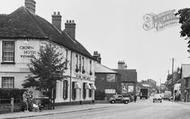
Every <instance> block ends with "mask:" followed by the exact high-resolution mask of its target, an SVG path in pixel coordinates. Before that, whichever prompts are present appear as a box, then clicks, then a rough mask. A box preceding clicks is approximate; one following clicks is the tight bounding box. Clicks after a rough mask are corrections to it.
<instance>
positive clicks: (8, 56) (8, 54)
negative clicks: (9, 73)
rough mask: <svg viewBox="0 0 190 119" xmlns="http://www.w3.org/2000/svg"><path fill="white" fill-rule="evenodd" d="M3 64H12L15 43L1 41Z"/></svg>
mask: <svg viewBox="0 0 190 119" xmlns="http://www.w3.org/2000/svg"><path fill="white" fill-rule="evenodd" d="M2 54H3V58H2V60H3V62H8V63H10V62H14V59H15V58H14V55H15V42H14V41H3V47H2Z"/></svg>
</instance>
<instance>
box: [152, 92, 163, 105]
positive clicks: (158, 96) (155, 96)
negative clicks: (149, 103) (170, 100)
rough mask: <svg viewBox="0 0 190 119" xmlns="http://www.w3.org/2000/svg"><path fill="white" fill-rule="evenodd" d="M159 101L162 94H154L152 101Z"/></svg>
mask: <svg viewBox="0 0 190 119" xmlns="http://www.w3.org/2000/svg"><path fill="white" fill-rule="evenodd" d="M155 102H160V103H162V95H161V94H155V95H154V97H153V103H155Z"/></svg>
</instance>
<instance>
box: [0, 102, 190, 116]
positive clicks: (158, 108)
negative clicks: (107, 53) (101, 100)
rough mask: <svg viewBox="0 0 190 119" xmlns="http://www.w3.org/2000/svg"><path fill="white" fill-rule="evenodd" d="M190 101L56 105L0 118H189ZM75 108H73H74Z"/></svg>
mask: <svg viewBox="0 0 190 119" xmlns="http://www.w3.org/2000/svg"><path fill="white" fill-rule="evenodd" d="M189 105H190V103H188V104H185V103H180V102H169V101H163V103H152V100H151V99H148V100H139V101H137V102H136V103H130V104H127V105H126V104H108V103H107V104H94V105H78V106H69V107H68V106H65V107H57V109H56V110H53V111H49V112H40V113H39V112H37V113H33V114H30V115H27V114H26V113H18V114H17V115H15V116H14V115H11V114H7V116H6V115H2V116H1V117H0V118H12V117H13V116H14V118H18V119H19V118H22V119H39V118H40V119H89V118H91V119H115V118H119V119H126V118H128V119H189V116H190V107H189ZM74 108H75V109H74Z"/></svg>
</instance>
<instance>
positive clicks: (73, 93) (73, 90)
mask: <svg viewBox="0 0 190 119" xmlns="http://www.w3.org/2000/svg"><path fill="white" fill-rule="evenodd" d="M72 99H73V100H75V99H76V88H75V82H72Z"/></svg>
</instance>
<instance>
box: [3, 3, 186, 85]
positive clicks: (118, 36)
mask: <svg viewBox="0 0 190 119" xmlns="http://www.w3.org/2000/svg"><path fill="white" fill-rule="evenodd" d="M36 2H37V5H36V6H37V8H36V14H38V15H39V16H41V17H43V18H45V19H46V20H48V21H49V22H51V15H52V14H53V12H54V11H60V12H61V14H62V20H63V23H62V28H63V29H64V23H65V20H75V22H76V24H77V26H76V39H77V40H78V41H79V42H81V43H82V44H83V45H84V46H85V47H86V48H87V49H88V50H89V51H90V52H91V53H93V51H95V50H97V51H98V52H99V53H101V57H102V64H104V65H106V66H107V67H110V68H117V62H118V61H119V60H124V61H125V62H126V63H127V65H128V68H129V69H137V73H138V81H140V80H145V79H148V78H151V79H153V80H156V81H157V82H158V83H159V82H160V80H161V81H162V82H164V81H165V80H166V75H167V72H168V70H170V72H171V61H172V57H174V58H175V69H176V67H177V66H180V65H181V64H184V63H190V59H189V58H188V56H190V54H188V53H187V41H185V40H183V39H184V38H180V37H179V36H180V34H179V32H180V26H179V25H178V26H172V27H169V28H166V29H165V30H163V31H159V32H157V31H156V30H155V29H153V30H150V31H144V30H143V29H142V25H143V23H144V21H143V16H144V15H145V14H147V13H155V14H159V13H161V12H164V11H167V10H172V9H180V8H185V7H188V6H190V1H189V0H36ZM23 5H24V0H0V13H5V14H9V13H11V12H13V11H14V10H16V9H17V8H18V7H20V6H23Z"/></svg>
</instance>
